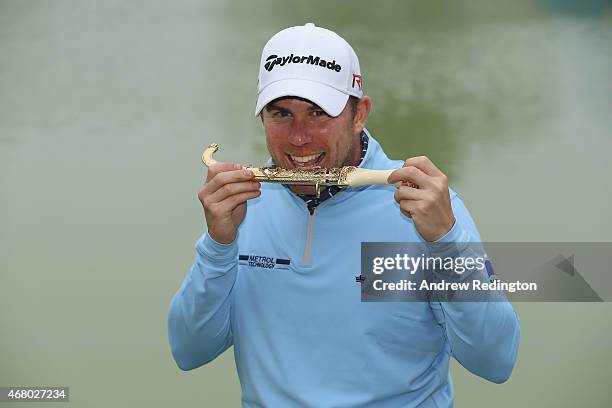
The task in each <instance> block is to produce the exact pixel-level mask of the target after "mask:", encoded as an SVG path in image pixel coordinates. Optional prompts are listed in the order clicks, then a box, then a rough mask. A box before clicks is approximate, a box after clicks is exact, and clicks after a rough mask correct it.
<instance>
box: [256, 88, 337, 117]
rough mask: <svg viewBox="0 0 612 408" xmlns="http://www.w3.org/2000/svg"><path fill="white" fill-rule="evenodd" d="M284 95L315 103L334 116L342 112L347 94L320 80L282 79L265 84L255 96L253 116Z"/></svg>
mask: <svg viewBox="0 0 612 408" xmlns="http://www.w3.org/2000/svg"><path fill="white" fill-rule="evenodd" d="M284 96H297V97H300V98H304V99H308V100H309V101H311V102H312V103H314V104H317V105H318V106H319V107H320V108H321V109H323V110H324V111H325V112H327V114H328V115H330V116H333V117H336V116H338V115H340V114H341V113H342V111H343V110H344V107H345V106H346V101H347V100H348V97H349V96H348V95H347V94H345V93H343V92H340V91H339V90H337V89H335V88H332V87H331V86H329V85H325V84H322V83H320V82H315V81H309V80H305V79H283V80H280V81H276V82H273V83H271V84H270V85H268V86H266V87H265V88H264V90H263V91H261V92H260V93H259V96H258V97H257V106H255V116H257V115H259V112H261V110H262V109H263V108H264V106H266V105H267V104H268V103H270V102H272V101H273V100H275V99H277V98H282V97H284Z"/></svg>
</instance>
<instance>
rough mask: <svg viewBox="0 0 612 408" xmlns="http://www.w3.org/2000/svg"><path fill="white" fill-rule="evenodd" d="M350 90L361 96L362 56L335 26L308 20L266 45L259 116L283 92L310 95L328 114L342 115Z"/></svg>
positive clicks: (258, 100) (352, 93) (284, 31)
mask: <svg viewBox="0 0 612 408" xmlns="http://www.w3.org/2000/svg"><path fill="white" fill-rule="evenodd" d="M349 95H353V96H356V97H357V98H361V97H362V96H363V92H362V90H361V71H360V69H359V60H358V59H357V55H356V54H355V51H354V50H353V48H352V47H351V46H350V45H349V43H348V42H346V41H345V40H344V39H343V38H342V37H340V36H339V35H338V34H336V33H334V32H333V31H330V30H327V29H325V28H321V27H316V26H315V25H314V24H313V23H308V24H306V25H303V26H296V27H289V28H286V29H284V30H282V31H280V32H278V33H277V34H275V35H274V36H273V37H272V38H270V40H269V41H268V42H267V44H266V45H265V47H264V49H263V52H262V53H261V62H260V64H259V84H258V86H257V105H256V107H255V116H257V115H259V113H260V112H261V110H262V109H263V107H264V106H266V104H268V103H269V102H271V101H273V100H274V99H277V98H281V97H284V96H297V97H300V98H304V99H308V100H309V101H311V102H313V103H315V104H317V105H318V106H319V107H321V108H322V109H323V110H324V111H325V112H327V113H328V114H329V115H330V116H338V115H340V113H342V110H343V109H344V106H345V105H346V102H347V100H348V98H349Z"/></svg>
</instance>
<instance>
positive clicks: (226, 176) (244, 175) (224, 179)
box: [205, 169, 253, 194]
mask: <svg viewBox="0 0 612 408" xmlns="http://www.w3.org/2000/svg"><path fill="white" fill-rule="evenodd" d="M251 179H253V172H252V171H249V170H243V169H241V170H230V171H224V172H221V173H218V174H216V175H215V176H214V177H213V178H211V179H210V180H208V181H207V183H206V186H205V188H206V190H207V191H208V193H209V194H212V193H214V192H215V191H217V190H218V189H220V188H221V187H223V186H224V185H226V184H228V183H239V182H243V181H247V180H251Z"/></svg>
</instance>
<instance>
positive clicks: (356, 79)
mask: <svg viewBox="0 0 612 408" xmlns="http://www.w3.org/2000/svg"><path fill="white" fill-rule="evenodd" d="M355 84H357V86H358V87H359V90H360V91H361V75H359V74H353V88H354V87H355Z"/></svg>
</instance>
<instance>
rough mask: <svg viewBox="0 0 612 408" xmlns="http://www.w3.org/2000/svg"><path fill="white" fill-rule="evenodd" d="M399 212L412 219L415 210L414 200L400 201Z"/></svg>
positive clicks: (415, 202)
mask: <svg viewBox="0 0 612 408" xmlns="http://www.w3.org/2000/svg"><path fill="white" fill-rule="evenodd" d="M399 204H400V211H401V212H402V214H404V215H405V216H406V217H408V218H412V217H413V214H414V213H415V211H416V209H417V201H416V200H402V201H400V203H399Z"/></svg>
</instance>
